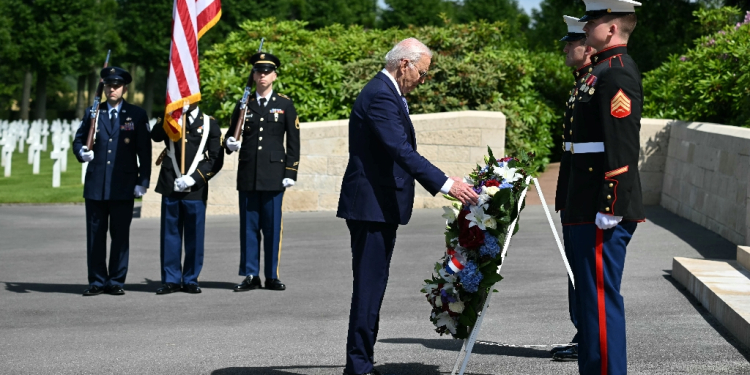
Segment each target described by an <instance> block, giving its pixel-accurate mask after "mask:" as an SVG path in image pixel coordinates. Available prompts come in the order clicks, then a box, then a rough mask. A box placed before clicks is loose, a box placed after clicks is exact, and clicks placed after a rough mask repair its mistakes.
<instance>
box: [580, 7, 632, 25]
mask: <svg viewBox="0 0 750 375" xmlns="http://www.w3.org/2000/svg"><path fill="white" fill-rule="evenodd" d="M632 13H635V12H612V11H610V10H609V9H600V10H587V11H586V14H584V15H583V17H581V18H580V19H579V20H578V21H579V22H588V21H593V20H595V19H597V18H602V17H604V16H606V15H608V14H611V15H613V16H624V15H626V14H632Z"/></svg>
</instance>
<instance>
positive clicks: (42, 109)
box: [34, 71, 47, 120]
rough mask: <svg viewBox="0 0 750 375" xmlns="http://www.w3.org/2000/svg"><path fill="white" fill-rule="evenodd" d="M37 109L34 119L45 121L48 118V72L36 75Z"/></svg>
mask: <svg viewBox="0 0 750 375" xmlns="http://www.w3.org/2000/svg"><path fill="white" fill-rule="evenodd" d="M34 100H36V109H35V110H34V118H36V119H38V120H43V119H46V118H47V72H44V71H41V72H37V74H36V98H35V99H34Z"/></svg>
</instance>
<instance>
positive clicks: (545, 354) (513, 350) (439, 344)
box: [378, 338, 551, 358]
mask: <svg viewBox="0 0 750 375" xmlns="http://www.w3.org/2000/svg"><path fill="white" fill-rule="evenodd" d="M378 341H379V342H382V343H388V344H420V345H422V346H424V347H426V348H429V349H439V350H450V351H455V352H457V351H459V350H461V345H463V341H461V340H451V339H414V338H398V339H383V340H378ZM471 352H472V354H492V355H502V356H508V357H523V358H551V355H550V354H549V350H548V349H546V348H535V347H529V346H520V345H510V344H503V343H497V342H492V341H480V340H477V341H476V343H475V344H474V349H472V351H471Z"/></svg>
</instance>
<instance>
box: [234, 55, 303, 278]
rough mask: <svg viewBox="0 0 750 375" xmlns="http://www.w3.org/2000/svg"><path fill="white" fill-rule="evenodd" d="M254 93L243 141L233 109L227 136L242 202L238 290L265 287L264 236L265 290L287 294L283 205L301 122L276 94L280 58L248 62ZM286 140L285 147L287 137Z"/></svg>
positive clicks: (286, 100) (288, 103) (296, 154)
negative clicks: (283, 275)
mask: <svg viewBox="0 0 750 375" xmlns="http://www.w3.org/2000/svg"><path fill="white" fill-rule="evenodd" d="M250 63H251V64H253V72H252V74H253V81H254V82H255V84H256V91H255V92H254V93H253V94H252V95H251V97H250V98H249V102H248V110H247V115H246V116H245V124H244V129H242V133H241V134H242V136H241V139H240V140H236V139H234V137H233V136H232V135H233V134H234V132H235V128H236V126H237V120H238V119H239V116H240V103H239V102H238V103H237V106H235V108H234V113H233V114H232V120H231V124H230V128H229V130H228V131H227V133H226V141H225V144H226V148H227V154H230V153H232V152H235V151H238V152H239V165H238V167H237V190H238V191H239V202H240V269H239V274H240V276H244V277H245V279H244V280H243V281H242V283H240V284H239V285H236V286H235V288H234V290H235V291H236V292H242V291H247V290H252V289H257V288H260V287H261V281H260V246H261V243H260V241H261V232H262V233H263V236H262V238H263V254H264V269H263V271H264V275H265V277H266V283H265V287H266V289H271V290H284V289H286V285H284V284H283V283H282V282H281V280H279V256H280V254H281V243H282V235H283V221H282V218H281V204H282V200H283V197H284V191H285V189H286V188H288V187H291V186H293V185H294V182H295V180H296V179H297V169H298V167H299V157H300V137H299V133H300V132H299V118H298V117H297V111H296V110H295V108H294V104H293V103H292V100H291V99H289V97H287V96H285V95H283V94H279V93H276V92H274V91H273V82H274V81H275V80H276V74H277V73H276V69H278V68H279V67H280V66H281V62H280V61H279V59H278V58H277V57H276V56H274V55H272V54H270V53H263V52H258V53H256V54H255V55H253V56H251V57H250ZM285 135H286V145H285V144H284V136H285Z"/></svg>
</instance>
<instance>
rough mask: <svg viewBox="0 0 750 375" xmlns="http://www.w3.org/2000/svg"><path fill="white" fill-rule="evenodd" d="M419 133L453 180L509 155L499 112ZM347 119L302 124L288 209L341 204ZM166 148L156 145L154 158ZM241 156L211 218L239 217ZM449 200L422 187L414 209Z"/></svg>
mask: <svg viewBox="0 0 750 375" xmlns="http://www.w3.org/2000/svg"><path fill="white" fill-rule="evenodd" d="M411 119H412V122H413V123H414V128H415V130H416V132H417V145H418V146H417V151H418V152H419V153H420V154H422V156H424V157H426V158H427V159H428V160H430V161H431V162H433V163H434V164H435V165H436V166H437V167H438V168H440V169H441V170H443V171H444V172H445V173H447V174H448V175H449V176H463V175H464V174H466V173H467V172H468V171H469V170H471V169H472V168H473V167H474V166H476V164H478V163H482V162H483V156H484V155H485V154H486V153H487V146H488V145H489V146H490V147H492V150H493V152H494V153H495V155H498V156H499V155H503V154H504V152H505V115H503V114H502V113H500V112H485V111H465V112H447V113H434V114H424V115H413V116H411ZM348 123H349V121H348V120H338V121H323V122H315V123H302V124H300V138H301V140H302V141H301V145H300V148H301V151H302V155H301V158H300V168H299V174H298V176H297V183H296V184H295V186H294V187H293V188H290V189H287V191H286V193H285V194H284V208H283V209H284V211H331V210H336V207H337V205H338V197H339V190H340V188H341V179H342V177H343V175H344V170H345V169H346V165H347V161H348V156H349V141H348V136H349V127H348ZM163 148H164V146H163V144H154V147H153V152H152V154H153V159H154V160H156V157H157V156H158V155H159V153H161V151H162V150H163ZM158 173H159V167H154V168H152V174H151V186H150V187H149V193H148V194H146V195H145V196H144V197H143V204H142V207H141V216H142V217H158V216H159V215H160V204H161V195H160V194H158V193H155V192H154V191H153V189H154V187H155V186H156V181H157V179H158ZM236 175H237V153H232V155H227V156H226V157H225V159H224V168H223V169H222V170H221V172H219V174H218V175H216V176H215V177H214V178H213V179H211V181H210V183H209V188H210V190H209V193H208V208H207V214H208V215H222V214H237V213H238V201H237V199H238V197H237V190H236V184H235V179H236ZM444 204H445V200H444V199H443V198H442V197H441V196H440V194H438V196H437V197H432V196H431V195H430V194H429V193H427V191H426V190H424V189H423V188H422V187H421V186H419V184H417V191H416V197H415V202H414V208H431V207H441V206H443V205H444Z"/></svg>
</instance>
